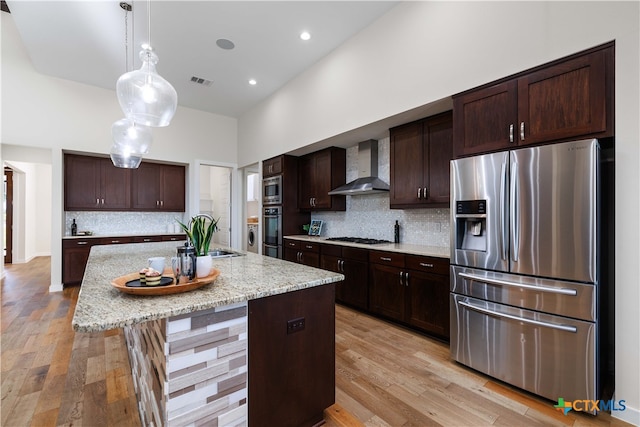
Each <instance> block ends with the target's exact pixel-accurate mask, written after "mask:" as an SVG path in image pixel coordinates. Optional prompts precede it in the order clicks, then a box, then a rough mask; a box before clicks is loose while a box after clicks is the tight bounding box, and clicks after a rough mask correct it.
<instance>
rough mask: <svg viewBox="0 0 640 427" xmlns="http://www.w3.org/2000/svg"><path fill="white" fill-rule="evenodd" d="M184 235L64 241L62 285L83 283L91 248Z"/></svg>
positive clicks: (172, 239)
mask: <svg viewBox="0 0 640 427" xmlns="http://www.w3.org/2000/svg"><path fill="white" fill-rule="evenodd" d="M186 238H187V237H186V235H184V234H165V235H156V236H120V237H91V238H87V239H82V238H77V239H63V240H62V283H63V284H64V285H77V284H79V283H82V278H83V277H84V270H85V268H86V266H87V260H88V259H89V253H90V252H91V248H92V247H93V246H96V245H120V244H124V243H149V242H161V241H182V240H186Z"/></svg>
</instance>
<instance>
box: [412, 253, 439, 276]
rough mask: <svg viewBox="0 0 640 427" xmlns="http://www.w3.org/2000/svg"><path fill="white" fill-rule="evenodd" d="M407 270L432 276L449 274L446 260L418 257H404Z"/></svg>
mask: <svg viewBox="0 0 640 427" xmlns="http://www.w3.org/2000/svg"><path fill="white" fill-rule="evenodd" d="M405 262H406V265H407V268H410V269H412V270H418V271H424V272H428V273H434V274H442V275H448V274H449V260H448V259H447V258H431V257H423V256H418V255H407V256H406V257H405Z"/></svg>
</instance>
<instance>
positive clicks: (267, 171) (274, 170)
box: [262, 156, 284, 177]
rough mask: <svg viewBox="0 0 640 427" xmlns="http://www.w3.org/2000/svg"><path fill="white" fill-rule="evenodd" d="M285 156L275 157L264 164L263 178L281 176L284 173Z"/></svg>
mask: <svg viewBox="0 0 640 427" xmlns="http://www.w3.org/2000/svg"><path fill="white" fill-rule="evenodd" d="M283 162H284V156H278V157H274V158H271V159H268V160H265V161H263V162H262V176H263V177H267V176H271V175H279V174H281V173H282V171H283V169H284V168H283V165H282V163H283Z"/></svg>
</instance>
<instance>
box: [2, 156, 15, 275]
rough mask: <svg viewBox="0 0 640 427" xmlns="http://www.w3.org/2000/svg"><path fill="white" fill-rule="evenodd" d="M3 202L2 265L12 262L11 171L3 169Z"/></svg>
mask: <svg viewBox="0 0 640 427" xmlns="http://www.w3.org/2000/svg"><path fill="white" fill-rule="evenodd" d="M3 181H4V200H3V204H2V217H3V221H2V223H3V226H4V234H3V236H4V241H3V246H2V247H3V248H4V263H5V264H11V263H12V262H13V257H12V254H13V171H12V170H11V169H10V168H4V180H3Z"/></svg>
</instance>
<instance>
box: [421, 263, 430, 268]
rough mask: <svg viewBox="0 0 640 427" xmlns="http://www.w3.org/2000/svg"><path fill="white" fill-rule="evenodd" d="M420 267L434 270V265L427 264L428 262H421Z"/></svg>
mask: <svg viewBox="0 0 640 427" xmlns="http://www.w3.org/2000/svg"><path fill="white" fill-rule="evenodd" d="M420 265H421V266H422V267H427V268H433V264H429V263H426V262H421V263H420Z"/></svg>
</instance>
